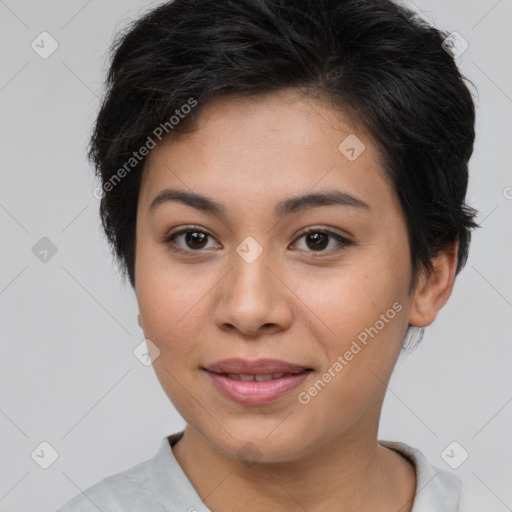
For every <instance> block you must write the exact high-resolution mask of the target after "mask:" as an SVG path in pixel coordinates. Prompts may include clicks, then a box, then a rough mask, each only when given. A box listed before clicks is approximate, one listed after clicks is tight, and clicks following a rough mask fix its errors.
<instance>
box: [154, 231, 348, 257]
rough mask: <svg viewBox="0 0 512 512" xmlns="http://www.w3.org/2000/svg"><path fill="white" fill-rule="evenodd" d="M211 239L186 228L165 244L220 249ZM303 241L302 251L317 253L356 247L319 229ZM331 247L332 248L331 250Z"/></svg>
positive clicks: (183, 250) (176, 249) (174, 247)
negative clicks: (209, 244) (210, 243)
mask: <svg viewBox="0 0 512 512" xmlns="http://www.w3.org/2000/svg"><path fill="white" fill-rule="evenodd" d="M209 238H210V239H213V236H212V235H210V234H209V233H207V232H206V231H204V230H202V229H201V228H199V227H197V226H185V227H184V228H182V229H180V230H179V231H176V232H174V233H171V234H170V235H168V236H166V237H165V238H164V240H163V243H164V244H165V245H167V246H168V247H169V249H170V250H172V251H174V252H179V253H187V252H188V253H190V252H202V250H204V249H211V248H213V247H219V246H210V247H209V246H208V241H209V240H208V239H209ZM301 239H304V241H305V246H306V247H305V248H300V247H299V249H300V250H305V251H308V252H316V253H331V252H336V251H337V250H342V249H344V248H345V247H348V246H351V245H354V242H352V241H351V240H348V239H347V238H345V237H343V236H341V235H338V234H337V233H334V232H333V231H330V230H327V229H319V228H309V229H308V230H307V231H305V232H304V233H302V235H301V236H299V238H297V239H296V240H301ZM180 242H181V243H180ZM333 242H334V243H333ZM329 246H331V248H329ZM332 246H334V247H332ZM326 249H328V250H326Z"/></svg>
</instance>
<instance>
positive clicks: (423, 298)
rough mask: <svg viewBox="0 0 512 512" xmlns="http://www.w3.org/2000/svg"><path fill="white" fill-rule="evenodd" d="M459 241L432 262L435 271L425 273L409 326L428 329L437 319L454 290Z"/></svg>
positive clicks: (419, 282)
mask: <svg viewBox="0 0 512 512" xmlns="http://www.w3.org/2000/svg"><path fill="white" fill-rule="evenodd" d="M458 247H459V243H458V241H457V242H455V243H454V244H452V245H451V246H449V247H448V248H446V249H443V250H441V251H440V252H439V253H438V255H437V256H436V257H435V258H434V259H433V260H432V267H433V270H432V272H430V273H427V272H426V271H425V272H423V273H422V274H421V276H420V278H419V280H418V286H417V287H416V291H415V292H414V297H413V299H412V302H411V309H410V314H409V324H410V325H414V326H416V327H426V326H427V325H430V324H431V323H432V322H433V321H434V320H435V319H436V317H437V314H438V312H439V310H440V309H441V308H442V307H443V306H444V305H445V304H446V302H447V301H448V299H449V298H450V295H451V293H452V290H453V285H454V282H455V271H456V269H457V261H458Z"/></svg>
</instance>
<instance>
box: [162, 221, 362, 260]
mask: <svg viewBox="0 0 512 512" xmlns="http://www.w3.org/2000/svg"><path fill="white" fill-rule="evenodd" d="M186 233H202V234H205V235H207V236H208V237H210V238H214V237H213V236H212V235H210V234H209V233H207V232H206V231H204V230H203V229H200V228H199V227H198V226H185V227H184V228H182V229H180V230H179V231H176V232H175V233H172V234H170V235H169V236H166V237H165V238H164V239H163V241H162V243H164V244H165V245H166V246H167V247H168V248H169V249H170V250H171V251H173V252H176V253H180V254H190V253H201V252H204V249H196V250H194V249H188V250H187V249H181V248H180V247H176V244H175V243H174V240H175V238H177V237H178V236H180V235H184V234H186ZM311 233H321V234H324V235H328V236H329V237H332V238H334V239H335V240H336V241H337V242H338V244H339V247H338V248H337V249H331V250H329V251H325V250H321V251H306V252H311V253H313V254H318V255H319V256H317V257H322V256H321V255H322V254H324V253H325V254H327V255H332V254H333V253H334V252H338V251H342V250H343V249H345V248H347V247H350V246H352V245H354V242H352V241H351V240H348V239H347V238H345V237H343V236H341V235H339V234H337V233H334V232H333V231H330V230H328V229H321V228H314V227H313V228H308V229H306V230H305V231H303V232H302V233H301V234H300V235H299V236H298V237H297V238H296V240H299V239H301V238H302V237H304V236H307V235H309V234H311Z"/></svg>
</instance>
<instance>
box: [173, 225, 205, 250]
mask: <svg viewBox="0 0 512 512" xmlns="http://www.w3.org/2000/svg"><path fill="white" fill-rule="evenodd" d="M210 239H212V240H213V237H212V236H211V235H210V234H209V233H206V232H204V231H202V230H200V229H197V228H194V226H189V227H186V228H183V229H181V230H180V231H176V232H175V233H172V234H171V235H169V236H167V237H166V238H165V239H164V240H163V243H164V244H165V245H166V246H167V247H169V249H171V250H172V251H175V252H189V253H191V252H200V251H202V250H203V249H209V248H211V247H212V246H209V247H208V242H209V241H210Z"/></svg>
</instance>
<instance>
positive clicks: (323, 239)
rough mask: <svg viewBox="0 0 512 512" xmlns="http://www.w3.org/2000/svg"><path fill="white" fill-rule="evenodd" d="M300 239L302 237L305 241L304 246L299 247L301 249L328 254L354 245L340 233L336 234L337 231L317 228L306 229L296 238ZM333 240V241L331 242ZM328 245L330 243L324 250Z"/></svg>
mask: <svg viewBox="0 0 512 512" xmlns="http://www.w3.org/2000/svg"><path fill="white" fill-rule="evenodd" d="M301 239H304V241H305V244H304V245H305V248H304V247H299V248H300V249H301V250H305V251H306V252H317V253H326V254H330V253H333V252H336V251H339V250H342V249H344V248H346V247H348V246H350V245H354V242H352V241H351V240H348V239H346V238H345V237H343V236H341V235H338V234H337V233H333V232H332V231H328V230H324V229H318V228H316V229H315V228H312V229H310V230H308V231H307V232H306V233H303V234H302V236H300V237H299V238H298V239H297V240H301ZM333 241H334V243H332V242H333ZM299 245H300V244H299ZM329 245H331V248H330V249H327V250H325V249H326V248H328V247H329ZM332 246H333V247H332Z"/></svg>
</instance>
